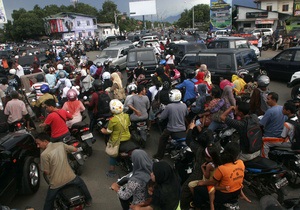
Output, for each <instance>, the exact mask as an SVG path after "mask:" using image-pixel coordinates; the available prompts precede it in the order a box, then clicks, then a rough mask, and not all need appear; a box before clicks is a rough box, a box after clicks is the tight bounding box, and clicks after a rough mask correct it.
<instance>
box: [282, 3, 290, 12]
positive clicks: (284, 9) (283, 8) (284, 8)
mask: <svg viewBox="0 0 300 210" xmlns="http://www.w3.org/2000/svg"><path fill="white" fill-rule="evenodd" d="M287 11H289V5H288V4H285V5H282V12H287Z"/></svg>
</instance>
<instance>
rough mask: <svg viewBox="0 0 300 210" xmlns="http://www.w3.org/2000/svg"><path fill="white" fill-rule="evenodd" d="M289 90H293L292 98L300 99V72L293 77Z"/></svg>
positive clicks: (289, 83)
mask: <svg viewBox="0 0 300 210" xmlns="http://www.w3.org/2000/svg"><path fill="white" fill-rule="evenodd" d="M287 86H288V87H289V88H292V91H291V98H292V99H300V91H299V90H300V71H296V72H295V73H294V74H293V75H292V76H291V79H290V81H289V82H288V83H287Z"/></svg>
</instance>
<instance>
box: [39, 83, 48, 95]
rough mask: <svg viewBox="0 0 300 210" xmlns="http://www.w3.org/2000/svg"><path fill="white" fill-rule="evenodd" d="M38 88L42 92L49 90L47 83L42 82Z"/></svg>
mask: <svg viewBox="0 0 300 210" xmlns="http://www.w3.org/2000/svg"><path fill="white" fill-rule="evenodd" d="M40 90H41V92H42V93H49V91H50V88H49V85H47V84H43V85H42V86H41V88H40Z"/></svg>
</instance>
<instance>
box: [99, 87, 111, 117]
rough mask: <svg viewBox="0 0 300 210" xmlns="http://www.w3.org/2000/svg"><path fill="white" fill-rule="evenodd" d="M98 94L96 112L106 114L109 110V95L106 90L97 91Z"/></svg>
mask: <svg viewBox="0 0 300 210" xmlns="http://www.w3.org/2000/svg"><path fill="white" fill-rule="evenodd" d="M97 94H98V106H97V110H98V114H108V113H109V112H110V106H109V102H110V100H111V99H110V97H109V95H108V94H107V93H106V92H101V93H99V92H97Z"/></svg>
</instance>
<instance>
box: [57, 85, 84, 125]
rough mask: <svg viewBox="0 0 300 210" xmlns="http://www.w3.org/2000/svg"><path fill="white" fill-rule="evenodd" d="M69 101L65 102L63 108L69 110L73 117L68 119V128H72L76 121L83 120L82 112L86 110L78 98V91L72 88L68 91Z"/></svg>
mask: <svg viewBox="0 0 300 210" xmlns="http://www.w3.org/2000/svg"><path fill="white" fill-rule="evenodd" d="M67 99H68V101H67V102H65V103H64V105H63V107H62V109H64V110H66V111H67V112H69V113H70V114H71V115H72V117H73V119H72V120H69V121H66V124H67V126H68V128H71V127H72V125H73V124H74V123H78V122H81V121H82V115H81V112H83V111H84V110H85V107H84V105H83V104H82V102H81V101H80V100H77V92H76V90H74V89H70V90H68V92H67Z"/></svg>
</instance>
